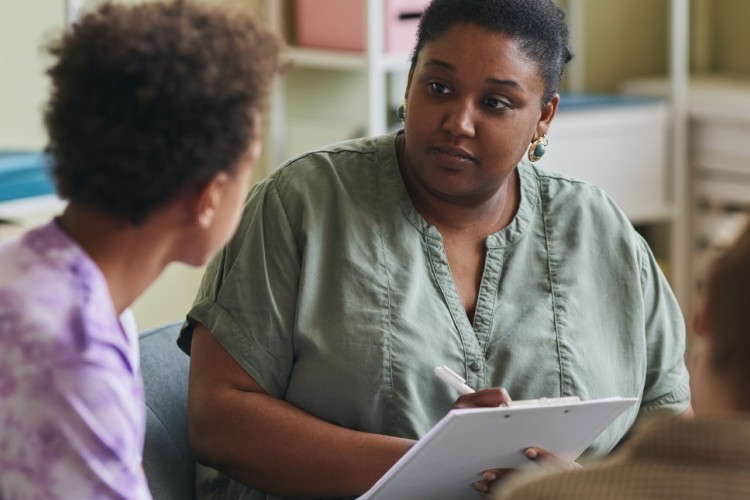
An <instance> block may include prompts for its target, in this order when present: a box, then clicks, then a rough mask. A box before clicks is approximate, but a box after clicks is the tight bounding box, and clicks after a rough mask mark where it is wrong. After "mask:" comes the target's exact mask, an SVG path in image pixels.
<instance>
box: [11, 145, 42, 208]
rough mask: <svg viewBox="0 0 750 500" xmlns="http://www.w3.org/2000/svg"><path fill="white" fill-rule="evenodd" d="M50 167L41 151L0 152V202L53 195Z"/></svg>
mask: <svg viewBox="0 0 750 500" xmlns="http://www.w3.org/2000/svg"><path fill="white" fill-rule="evenodd" d="M51 166H52V160H51V158H50V157H49V155H47V154H45V153H43V152H41V151H7V150H6V151H1V150H0V202H2V201H9V200H17V199H19V198H28V197H30V196H39V195H44V194H52V193H54V192H55V184H54V182H53V180H52V176H51V172H50V170H51Z"/></svg>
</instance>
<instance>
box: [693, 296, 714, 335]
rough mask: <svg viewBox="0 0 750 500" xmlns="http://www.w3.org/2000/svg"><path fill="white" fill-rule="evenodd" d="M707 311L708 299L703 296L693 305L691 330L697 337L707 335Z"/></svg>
mask: <svg viewBox="0 0 750 500" xmlns="http://www.w3.org/2000/svg"><path fill="white" fill-rule="evenodd" d="M708 325H709V311H708V301H707V300H706V299H705V297H702V298H701V299H699V300H698V303H697V305H696V307H695V314H694V315H693V332H694V333H695V335H696V336H697V337H700V338H707V337H709V336H710V335H709V328H708Z"/></svg>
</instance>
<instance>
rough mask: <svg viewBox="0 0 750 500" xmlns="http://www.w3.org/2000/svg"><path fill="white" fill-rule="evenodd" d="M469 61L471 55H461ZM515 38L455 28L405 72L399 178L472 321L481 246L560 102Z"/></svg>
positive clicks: (505, 220)
mask: <svg viewBox="0 0 750 500" xmlns="http://www.w3.org/2000/svg"><path fill="white" fill-rule="evenodd" d="M466 54H471V57H466ZM543 92H544V81H543V80H542V78H541V76H540V73H539V68H538V67H537V65H536V63H535V62H533V61H532V60H530V59H529V58H528V57H527V56H526V54H525V53H524V52H523V51H522V50H521V49H520V48H519V46H518V43H516V41H514V40H513V39H511V38H509V37H507V36H505V35H502V34H498V33H495V32H492V31H488V30H486V29H484V28H481V27H478V26H475V25H471V24H457V25H454V26H453V27H452V28H450V29H449V30H448V31H447V32H446V33H445V35H444V36H443V37H441V38H439V39H437V40H434V41H433V42H431V43H429V44H426V45H425V47H424V48H423V50H422V53H421V54H419V57H418V59H417V61H416V64H414V65H413V66H412V69H411V71H410V72H409V80H408V86H407V89H406V103H407V104H406V117H405V120H404V130H405V134H404V137H403V138H402V139H400V143H399V144H397V147H398V152H399V163H400V165H401V172H402V176H403V178H404V181H405V183H406V186H407V189H408V190H409V194H410V196H411V199H412V201H413V202H414V205H415V207H416V209H417V210H418V211H419V212H420V213H421V214H422V216H423V217H424V218H425V219H426V220H427V222H429V223H431V224H433V225H434V226H435V227H437V229H438V230H439V231H440V234H441V235H442V237H443V243H444V246H445V250H446V253H447V256H448V262H449V264H450V267H451V271H452V272H453V276H454V279H455V282H456V286H457V288H458V292H459V295H460V296H461V299H462V301H463V304H464V308H465V310H466V313H467V315H468V316H469V318H470V319H473V316H474V310H475V308H476V302H477V296H478V290H479V285H480V281H481V276H482V271H483V269H484V260H485V253H486V249H485V246H484V244H485V239H486V238H487V236H489V235H490V234H493V233H495V232H497V231H499V230H501V229H503V228H504V227H506V226H507V225H508V224H509V223H510V222H511V221H512V220H513V217H514V216H515V214H516V211H517V209H518V202H519V199H520V194H519V190H518V189H519V188H518V185H519V181H518V176H517V173H516V170H515V168H516V165H517V164H518V162H519V161H520V160H521V157H522V156H523V155H524V154H525V153H526V151H527V149H528V147H529V144H530V143H531V142H532V141H533V140H534V139H536V138H537V137H540V136H542V135H544V134H546V133H547V131H548V130H549V126H550V124H551V122H552V119H553V118H554V115H555V112H556V110H557V104H558V102H559V97H558V96H557V95H555V96H554V97H553V98H552V99H551V100H550V102H549V103H546V104H544V105H542V96H543Z"/></svg>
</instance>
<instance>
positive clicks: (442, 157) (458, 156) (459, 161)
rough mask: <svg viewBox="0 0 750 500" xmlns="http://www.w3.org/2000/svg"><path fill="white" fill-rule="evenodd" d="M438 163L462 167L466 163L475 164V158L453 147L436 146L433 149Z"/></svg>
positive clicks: (463, 150)
mask: <svg viewBox="0 0 750 500" xmlns="http://www.w3.org/2000/svg"><path fill="white" fill-rule="evenodd" d="M434 150H435V152H436V153H437V156H438V159H439V161H440V163H443V164H445V165H446V166H449V167H450V166H455V167H463V166H466V164H467V163H471V164H474V163H477V159H476V157H474V155H472V154H471V153H470V152H469V151H466V150H465V149H463V148H456V147H453V146H436V147H435V148H434Z"/></svg>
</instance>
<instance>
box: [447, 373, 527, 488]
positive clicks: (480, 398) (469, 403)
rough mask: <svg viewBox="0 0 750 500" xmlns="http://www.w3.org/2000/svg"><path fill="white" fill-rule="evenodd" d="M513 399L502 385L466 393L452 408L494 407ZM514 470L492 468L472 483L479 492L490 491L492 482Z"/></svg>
mask: <svg viewBox="0 0 750 500" xmlns="http://www.w3.org/2000/svg"><path fill="white" fill-rule="evenodd" d="M510 401H511V399H510V395H509V394H508V391H506V390H505V389H503V388H502V387H493V388H491V389H482V390H481V391H477V392H472V393H471V394H464V395H462V396H461V397H459V398H458V399H457V400H456V402H455V403H454V404H453V407H452V409H454V410H455V409H458V408H493V407H498V406H502V405H505V404H508V403H509V402H510ZM510 472H513V470H512V469H492V470H487V471H484V472H483V473H482V479H481V480H479V481H477V482H475V483H474V484H472V487H473V488H474V489H475V490H477V491H478V492H479V493H482V494H486V493H489V491H490V488H491V487H492V484H493V483H494V482H495V481H497V480H498V479H501V478H502V477H504V476H505V475H507V474H509V473H510Z"/></svg>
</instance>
